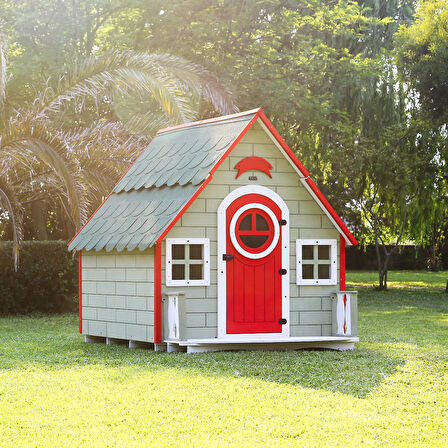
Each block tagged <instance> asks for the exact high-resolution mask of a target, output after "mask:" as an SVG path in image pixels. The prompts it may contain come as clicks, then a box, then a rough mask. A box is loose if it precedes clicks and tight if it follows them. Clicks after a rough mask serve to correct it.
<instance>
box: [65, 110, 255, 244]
mask: <svg viewBox="0 0 448 448" xmlns="http://www.w3.org/2000/svg"><path fill="white" fill-rule="evenodd" d="M257 112H258V110H254V111H248V112H245V113H243V114H237V115H236V116H234V118H229V119H225V120H220V121H209V122H206V123H204V124H194V125H191V126H179V127H176V128H172V129H167V130H162V131H159V133H158V134H157V135H156V137H155V138H154V139H153V140H152V142H151V143H150V145H149V146H148V147H147V148H146V149H145V150H144V151H143V153H142V154H141V155H140V156H139V157H138V159H137V160H136V162H135V163H134V164H133V165H132V166H131V168H130V169H129V171H128V172H127V173H126V174H125V175H124V176H123V178H122V179H121V180H120V181H119V182H118V184H117V185H116V186H115V188H114V189H113V191H112V193H111V195H110V196H109V197H108V198H107V199H106V201H105V202H104V203H103V205H102V206H101V207H100V208H99V209H98V211H97V212H96V213H95V214H94V215H93V219H90V220H89V221H88V222H87V224H86V225H85V226H84V227H83V228H82V229H81V231H80V232H79V233H78V234H77V235H76V237H75V238H74V239H73V240H72V241H71V242H70V244H69V250H73V249H75V250H92V249H94V250H97V251H100V250H106V251H107V252H109V251H111V250H113V249H116V250H117V251H119V252H120V251H122V250H123V249H127V250H129V251H131V250H134V249H135V248H138V249H139V250H145V249H146V248H148V247H151V246H153V245H154V243H155V242H156V240H157V238H158V237H159V236H160V235H161V234H162V232H163V231H164V230H165V228H166V227H167V226H168V225H169V223H170V222H171V221H172V219H173V218H174V217H175V216H176V215H177V214H178V212H179V211H180V210H181V209H182V207H183V206H184V205H185V204H186V203H187V202H188V201H189V200H190V198H191V197H192V196H193V195H194V193H195V192H196V190H197V186H198V185H199V184H201V183H203V182H204V180H205V179H206V177H207V176H208V174H209V172H210V170H211V169H212V168H213V166H214V165H215V164H216V163H217V162H218V160H219V159H220V158H221V157H222V156H223V155H224V154H225V153H226V151H227V150H228V149H229V148H230V146H231V145H232V144H233V143H234V141H235V140H236V139H237V138H238V137H239V136H240V135H241V133H242V132H243V130H244V128H245V127H246V126H247V125H248V124H249V123H250V121H251V120H252V119H253V118H254V117H255V115H256V114H257Z"/></svg>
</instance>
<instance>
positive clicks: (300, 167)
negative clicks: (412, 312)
mask: <svg viewBox="0 0 448 448" xmlns="http://www.w3.org/2000/svg"><path fill="white" fill-rule="evenodd" d="M250 114H255V115H254V117H253V118H252V119H251V120H250V122H249V123H248V124H247V125H246V126H245V128H244V129H243V130H242V132H241V134H240V135H239V136H238V137H237V138H236V139H235V141H234V142H233V143H232V144H231V145H230V147H229V148H228V149H227V151H226V152H225V153H224V154H223V155H222V156H221V158H220V159H219V160H218V162H216V164H215V165H214V166H213V168H212V169H211V170H210V173H209V176H208V177H207V178H206V179H205V181H204V182H203V183H202V184H201V185H200V186H199V188H198V189H197V190H196V192H195V193H194V194H193V196H192V197H191V198H190V199H189V200H188V202H187V203H186V204H185V205H184V206H183V207H182V209H181V210H180V211H179V213H178V214H177V215H176V216H175V217H174V218H173V220H172V221H171V222H170V223H169V225H168V226H167V227H166V228H165V230H164V231H163V233H162V234H161V235H160V236H159V237H158V238H157V242H161V241H162V240H163V239H164V238H165V236H166V235H167V234H168V232H169V231H170V230H171V229H172V228H173V227H174V225H175V224H176V223H177V222H178V221H179V219H180V218H181V217H182V215H183V214H184V213H185V212H186V211H187V209H188V208H189V207H190V205H191V204H192V203H193V202H194V201H195V200H196V198H197V197H198V196H199V195H200V194H201V192H202V191H203V190H204V188H205V187H206V186H207V185H208V184H209V182H210V181H211V180H212V176H213V173H215V171H216V170H217V169H218V168H219V167H220V166H221V164H222V162H223V161H224V160H225V159H226V158H227V156H228V155H229V154H230V152H231V151H232V150H233V148H234V147H235V146H236V145H237V144H238V143H239V141H240V140H241V139H242V138H243V137H244V135H245V134H246V132H247V131H248V130H249V129H250V128H251V127H252V126H253V124H254V123H255V122H256V121H257V119H258V118H260V119H261V121H262V122H263V124H264V125H265V126H266V127H267V128H268V129H269V131H270V132H271V134H272V135H273V136H274V138H275V139H276V140H277V142H278V143H279V144H280V146H281V147H282V148H283V150H284V151H285V153H286V154H287V155H288V157H289V158H290V159H291V161H292V162H293V163H294V165H295V166H296V167H297V169H298V170H299V171H300V172H301V173H302V174H303V175H304V176H305V177H306V179H305V181H306V183H307V184H308V186H309V187H310V188H311V190H312V191H313V193H314V194H315V195H316V197H317V199H318V200H319V201H320V202H321V204H322V205H323V206H324V207H325V209H326V210H327V211H328V213H329V214H330V216H331V217H332V218H333V219H334V221H335V223H336V224H337V226H338V227H339V229H340V231H341V232H342V233H343V234H344V235H345V236H346V238H347V239H348V240H349V241H350V243H351V244H353V245H357V244H358V242H357V241H356V239H355V237H354V236H353V235H352V234H351V232H350V231H349V230H348V228H347V226H346V225H345V224H344V222H343V221H342V219H341V218H340V217H339V215H338V214H337V213H336V212H335V210H334V209H333V207H332V206H331V205H330V203H329V202H328V200H327V199H326V198H325V196H324V195H323V194H322V192H321V191H320V190H319V188H317V186H316V184H315V183H314V182H313V181H312V180H311V178H309V175H310V173H309V171H308V170H307V169H306V168H305V166H304V165H303V163H302V162H301V161H300V160H299V159H298V158H297V157H296V155H295V154H294V153H293V151H292V150H291V148H290V147H289V146H288V145H287V143H286V142H285V140H283V138H282V137H281V136H280V134H279V133H278V132H277V130H276V129H275V128H274V125H273V124H272V123H271V122H270V121H269V119H268V118H267V117H266V115H265V113H264V112H263V109H262V108H258V109H252V110H249V111H246V112H240V113H237V114H232V115H226V116H223V117H216V118H211V119H208V120H202V121H196V122H193V123H185V124H181V125H178V126H173V127H171V128H165V129H161V130H159V131H158V132H157V134H156V135H158V134H160V133H162V132H167V131H172V130H175V129H182V128H186V127H190V126H197V125H200V124H207V123H215V122H219V121H225V120H230V119H232V118H237V117H242V116H245V115H250ZM145 151H146V149H145V150H143V151H142V152H141V153H140V154H139V156H138V157H137V158H136V159H135V160H134V162H133V163H132V165H131V166H130V167H129V168H128V169H127V170H126V172H125V173H124V174H123V176H121V177H120V179H119V181H118V182H117V183H116V184H115V186H116V185H118V183H119V182H120V181H121V179H123V177H124V176H125V175H126V174H127V173H128V171H129V170H130V169H131V168H132V166H133V165H134V163H136V162H137V160H138V159H139V158H140V156H141V155H142V154H143V153H144V152H145ZM113 190H114V189H112V191H111V192H110V193H109V195H108V196H107V197H106V199H105V200H104V201H103V202H102V203H101V205H100V206H99V207H98V208H97V209H96V210H95V212H94V213H93V214H92V216H91V217H90V218H89V219H88V220H87V222H86V223H85V224H84V225H83V226H82V227H81V228H80V229H79V231H78V232H77V233H76V235H75V236H74V237H73V238H72V239H71V241H70V242H69V243H68V246H70V244H71V243H72V241H73V240H74V239H75V238H76V237H77V236H78V235H79V233H80V232H81V230H82V229H83V228H84V227H85V226H86V225H87V224H88V223H89V221H90V220H91V219H92V218H93V216H94V215H95V214H96V212H97V211H98V210H99V209H100V208H101V207H102V206H103V204H104V203H105V202H106V201H107V199H109V197H110V195H111V194H112V193H113Z"/></svg>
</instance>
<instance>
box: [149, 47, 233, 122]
mask: <svg viewBox="0 0 448 448" xmlns="http://www.w3.org/2000/svg"><path fill="white" fill-rule="evenodd" d="M148 56H150V58H151V60H152V63H153V64H157V65H158V66H159V70H161V71H166V72H168V73H169V74H170V75H171V76H173V77H174V78H175V79H177V80H178V81H180V82H181V83H182V86H183V87H184V88H186V89H188V90H190V89H191V90H193V91H194V92H195V93H196V94H198V95H200V96H203V97H205V98H207V99H208V100H210V102H211V103H212V105H213V107H214V108H215V110H216V111H218V112H219V113H221V114H231V113H234V112H238V111H239V109H238V107H237V106H236V104H235V101H234V98H233V96H232V93H231V92H230V90H229V89H228V88H227V87H226V86H225V85H224V84H223V83H222V82H221V81H220V80H219V79H218V78H217V77H216V76H214V75H213V74H212V73H211V72H209V71H208V70H207V69H206V68H204V67H202V66H201V65H199V64H195V63H194V62H191V61H188V60H187V59H184V58H181V57H178V56H173V55H170V54H166V53H162V54H150V55H148Z"/></svg>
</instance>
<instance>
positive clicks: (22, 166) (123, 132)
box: [0, 35, 235, 265]
mask: <svg viewBox="0 0 448 448" xmlns="http://www.w3.org/2000/svg"><path fill="white" fill-rule="evenodd" d="M6 55H7V51H6V39H5V38H4V36H3V35H1V38H0V69H1V72H0V107H1V109H0V113H1V116H2V120H1V121H0V136H1V140H0V166H1V171H0V207H1V208H2V210H3V215H2V220H3V221H4V220H6V221H8V223H9V224H10V225H11V227H12V237H13V240H14V253H15V263H16V265H17V261H18V258H17V256H18V247H19V243H20V240H21V238H22V233H23V217H24V215H25V213H26V211H27V207H26V205H27V204H28V205H30V206H31V208H29V209H28V211H29V210H31V211H33V207H32V205H33V204H35V203H36V201H38V202H39V203H42V202H44V203H45V204H46V206H47V208H52V209H53V211H55V212H56V213H57V212H60V211H63V212H64V213H65V215H66V217H67V218H68V219H69V222H70V224H71V225H69V226H68V229H70V228H79V226H80V225H81V224H82V223H83V222H84V220H85V219H86V217H87V214H88V212H89V209H90V210H91V205H92V202H94V203H96V202H97V200H98V197H99V196H101V195H104V194H105V192H106V191H107V190H108V189H109V188H110V185H111V184H112V183H113V182H114V181H116V178H117V173H119V172H121V171H122V166H123V163H129V162H130V161H131V160H132V159H133V158H134V157H135V155H136V154H137V153H138V152H139V151H140V150H141V149H142V148H143V146H144V145H146V144H147V142H148V141H147V139H146V138H142V137H139V136H138V135H135V134H133V133H131V132H130V131H129V130H133V131H138V130H141V129H143V130H144V131H145V133H151V132H152V131H153V129H154V127H156V128H158V127H160V126H161V125H163V126H167V125H173V124H178V123H182V122H184V121H189V120H191V119H193V118H194V117H195V116H196V108H197V104H199V99H200V98H207V99H208V100H209V101H210V102H211V104H213V107H214V108H215V109H216V110H217V111H218V112H220V113H230V112H232V111H234V110H235V106H234V104H233V101H232V98H231V96H230V94H229V92H228V91H227V90H226V89H225V88H224V87H223V86H222V85H221V83H220V82H219V81H218V80H217V79H216V78H215V77H214V76H212V75H211V74H210V73H209V72H208V71H207V70H205V69H204V68H202V67H200V66H199V65H197V64H193V63H191V62H189V61H186V60H185V59H182V58H179V57H174V56H170V55H167V54H147V53H136V52H133V51H109V52H106V53H104V54H101V55H93V56H89V57H87V58H85V60H84V61H83V62H82V63H81V64H77V65H75V66H74V67H73V68H72V69H71V70H70V71H68V72H67V73H66V74H64V76H60V77H58V78H57V79H55V80H54V81H50V82H49V83H47V84H46V85H44V86H43V88H42V89H41V91H40V92H39V93H38V95H37V96H36V98H35V99H34V100H33V101H32V102H28V103H25V104H13V103H11V102H9V100H8V96H7V85H6V80H7V75H6ZM129 96H132V97H133V98H134V99H138V100H139V101H140V103H142V102H145V103H146V104H147V108H146V110H145V111H144V112H143V113H137V112H136V111H132V110H130V111H128V116H127V118H126V120H124V123H121V122H120V121H119V120H118V119H117V116H116V113H115V111H114V110H113V108H112V107H111V106H113V105H114V104H115V103H116V102H119V101H123V99H124V98H126V97H129ZM95 111H97V117H96V118H97V120H96V121H95V122H93V124H86V121H87V120H85V115H86V114H89V116H90V117H92V116H94V115H95V114H94V112H95ZM83 115H84V116H83ZM67 117H70V118H71V120H73V121H72V122H70V124H67ZM117 162H118V163H117ZM106 187H107V188H106Z"/></svg>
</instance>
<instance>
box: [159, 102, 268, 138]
mask: <svg viewBox="0 0 448 448" xmlns="http://www.w3.org/2000/svg"><path fill="white" fill-rule="evenodd" d="M260 110H262V109H261V107H257V108H256V109H251V110H246V111H244V112H237V113H236V114H230V115H223V116H222V117H215V118H207V119H206V120H199V121H192V122H191V123H182V124H178V125H176V126H171V127H168V128H163V129H159V130H158V131H157V134H156V135H159V134H162V133H164V132H169V131H175V130H177V129H184V128H189V127H192V126H199V125H202V124H209V123H217V122H220V121H226V120H231V119H233V118H239V117H244V116H245V115H251V114H256V113H258V112H260Z"/></svg>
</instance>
